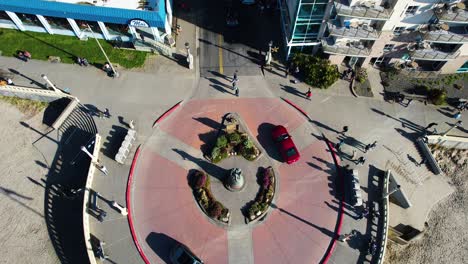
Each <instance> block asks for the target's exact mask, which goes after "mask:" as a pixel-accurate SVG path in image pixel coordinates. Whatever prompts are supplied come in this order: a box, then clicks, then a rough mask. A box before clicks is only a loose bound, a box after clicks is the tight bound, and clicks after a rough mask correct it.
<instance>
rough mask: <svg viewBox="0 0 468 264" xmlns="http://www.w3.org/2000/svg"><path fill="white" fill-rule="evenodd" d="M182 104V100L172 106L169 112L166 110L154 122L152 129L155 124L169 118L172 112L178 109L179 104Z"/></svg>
mask: <svg viewBox="0 0 468 264" xmlns="http://www.w3.org/2000/svg"><path fill="white" fill-rule="evenodd" d="M182 102H183V100H182V101H180V102H178V103H177V104H175V105H174V106H172V107H171V108H169V110H167V111H166V112H165V113H164V114H162V115H161V116H160V117H158V119H156V121H154V123H153V127H154V126H155V125H156V124H157V123H159V122H161V121H163V120H164V119H165V118H166V117H167V116H169V115H170V114H171V113H172V112H174V110H176V109H177V107H179V106H180V104H181V103H182Z"/></svg>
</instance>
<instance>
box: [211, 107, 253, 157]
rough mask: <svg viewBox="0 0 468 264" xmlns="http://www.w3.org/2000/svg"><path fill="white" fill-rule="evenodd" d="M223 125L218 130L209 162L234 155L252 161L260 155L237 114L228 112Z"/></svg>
mask: <svg viewBox="0 0 468 264" xmlns="http://www.w3.org/2000/svg"><path fill="white" fill-rule="evenodd" d="M224 125H225V128H224V129H222V130H221V131H220V133H219V136H218V138H217V139H216V144H215V146H214V148H213V149H212V150H211V153H210V155H209V159H210V160H211V162H213V163H218V162H220V161H221V160H223V159H225V158H228V157H229V156H234V155H241V156H242V157H244V158H245V159H246V160H249V161H254V160H256V159H257V158H258V157H259V156H260V154H261V152H260V150H259V148H258V147H257V146H256V145H255V143H254V142H253V141H252V140H251V139H250V137H249V135H248V133H247V130H246V128H244V126H243V124H242V123H241V122H240V120H239V117H238V116H237V115H234V114H228V115H227V117H226V118H225V124H224Z"/></svg>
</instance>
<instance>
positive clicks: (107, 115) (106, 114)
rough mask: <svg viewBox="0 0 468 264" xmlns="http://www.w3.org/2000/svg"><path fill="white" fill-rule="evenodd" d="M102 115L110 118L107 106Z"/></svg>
mask: <svg viewBox="0 0 468 264" xmlns="http://www.w3.org/2000/svg"><path fill="white" fill-rule="evenodd" d="M104 115H105V116H106V118H110V117H111V114H110V111H109V108H106V111H104Z"/></svg>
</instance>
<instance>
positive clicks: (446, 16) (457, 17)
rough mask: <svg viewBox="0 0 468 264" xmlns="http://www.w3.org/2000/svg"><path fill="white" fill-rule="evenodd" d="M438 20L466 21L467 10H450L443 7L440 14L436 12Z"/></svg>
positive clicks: (467, 16) (467, 20) (467, 17)
mask: <svg viewBox="0 0 468 264" xmlns="http://www.w3.org/2000/svg"><path fill="white" fill-rule="evenodd" d="M436 15H437V17H439V20H441V21H456V22H468V12H467V11H466V9H465V10H461V11H460V12H451V13H449V10H447V9H443V11H442V13H441V14H437V13H436Z"/></svg>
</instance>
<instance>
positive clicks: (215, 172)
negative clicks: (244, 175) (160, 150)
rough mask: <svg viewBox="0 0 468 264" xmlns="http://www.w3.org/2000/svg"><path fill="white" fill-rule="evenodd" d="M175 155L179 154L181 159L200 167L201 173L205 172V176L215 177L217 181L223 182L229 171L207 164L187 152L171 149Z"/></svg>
mask: <svg viewBox="0 0 468 264" xmlns="http://www.w3.org/2000/svg"><path fill="white" fill-rule="evenodd" d="M172 150H173V151H174V152H175V153H177V154H179V155H180V156H181V157H182V159H184V160H189V161H191V162H193V163H195V164H196V165H197V166H198V167H200V168H201V169H202V170H203V171H205V172H206V173H207V174H209V175H211V176H213V177H215V178H216V179H218V180H219V181H221V182H222V181H223V180H224V177H225V175H227V174H228V172H229V170H226V169H223V168H221V167H220V166H217V165H215V164H213V163H211V162H208V161H206V160H204V159H201V158H197V157H194V156H192V155H190V154H188V153H187V152H185V151H183V150H180V149H175V148H173V149H172Z"/></svg>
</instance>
